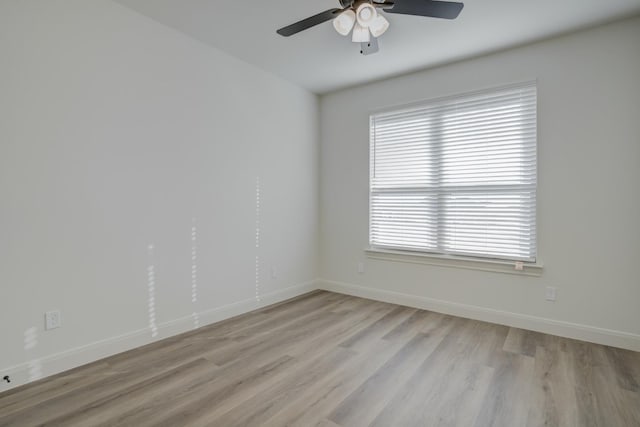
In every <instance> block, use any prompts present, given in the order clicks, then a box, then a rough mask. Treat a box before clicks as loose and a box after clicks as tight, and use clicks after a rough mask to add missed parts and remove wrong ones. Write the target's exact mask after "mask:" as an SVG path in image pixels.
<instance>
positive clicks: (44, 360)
mask: <svg viewBox="0 0 640 427" xmlns="http://www.w3.org/2000/svg"><path fill="white" fill-rule="evenodd" d="M315 289H317V288H316V286H315V282H306V283H302V284H299V285H295V286H290V287H287V288H284V289H280V290H277V291H274V292H270V293H267V294H264V295H262V296H261V297H260V301H257V300H256V299H255V298H250V299H246V300H243V301H238V302H235V303H232V304H227V305H224V306H221V307H215V308H212V309H210V310H205V311H202V312H199V313H196V315H197V319H198V324H199V326H206V325H209V324H211V323H215V322H219V321H221V320H224V319H228V318H230V317H233V316H238V315H240V314H243V313H247V312H249V311H252V310H256V309H258V308H261V307H265V306H267V305H271V304H275V303H278V302H281V301H285V300H287V299H289V298H293V297H296V296H299V295H302V294H305V293H307V292H311V291H313V290H315ZM195 318H196V316H194V315H193V314H191V315H187V316H184V317H181V318H178V319H174V320H171V321H167V322H162V323H159V324H158V325H157V328H158V335H157V336H156V337H152V336H151V330H150V328H148V327H147V328H143V329H138V330H136V331H131V332H128V333H126V334H123V335H119V336H115V337H111V338H107V339H104V340H100V341H95V342H92V343H89V344H86V345H84V346H81V347H75V348H72V349H69V350H65V351H62V352H60V353H55V354H51V355H48V356H45V357H41V358H39V359H36V360H30V361H27V362H25V363H21V364H19V365H15V366H12V367H9V368H5V369H2V370H0V379H1V378H3V377H4V376H5V375H9V376H10V377H11V383H9V384H7V383H3V384H2V385H0V386H1V388H0V391H6V390H10V389H12V388H15V387H18V386H20V385H23V384H26V383H29V382H31V381H35V380H37V379H40V378H45V377H48V376H51V375H55V374H57V373H60V372H64V371H67V370H69V369H72V368H75V367H78V366H82V365H85V364H87V363H90V362H94V361H96V360H99V359H102V358H105V357H108V356H112V355H114V354H117V353H121V352H123V351H127V350H131V349H133V348H136V347H140V346H143V345H145V344H149V343H151V342H154V341H158V340H161V339H164V338H168V337H171V336H174V335H177V334H180V333H183V332H187V331H190V330H193V329H195V324H196V323H195Z"/></svg>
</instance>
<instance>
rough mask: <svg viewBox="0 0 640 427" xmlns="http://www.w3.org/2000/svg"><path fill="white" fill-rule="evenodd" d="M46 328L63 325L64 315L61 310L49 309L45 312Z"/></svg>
mask: <svg viewBox="0 0 640 427" xmlns="http://www.w3.org/2000/svg"><path fill="white" fill-rule="evenodd" d="M44 323H45V325H44V326H45V330H47V331H48V330H50V329H56V328H59V327H60V326H62V317H61V316H60V310H52V311H47V312H46V313H45V314H44Z"/></svg>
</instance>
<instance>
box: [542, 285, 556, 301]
mask: <svg viewBox="0 0 640 427" xmlns="http://www.w3.org/2000/svg"><path fill="white" fill-rule="evenodd" d="M556 291H557V289H556V288H554V287H553V286H547V288H546V290H545V292H544V298H545V299H546V300H547V301H555V300H556Z"/></svg>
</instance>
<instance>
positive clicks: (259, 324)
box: [0, 291, 640, 427]
mask: <svg viewBox="0 0 640 427" xmlns="http://www.w3.org/2000/svg"><path fill="white" fill-rule="evenodd" d="M36 425H38V426H39V425H51V426H178V425H179V426H224V427H227V426H265V427H280V426H299V427H308V426H311V427H313V426H322V427H357V426H380V427H384V426H401V427H409V426H482V427H485V426H509V427H511V426H528V427H538V426H563V427H564V426H602V427H608V426H623V427H624V426H640V353H635V352H631V351H627V350H621V349H617V348H612V347H605V346H601V345H596V344H590V343H585V342H580V341H575V340H570V339H565V338H559V337H555V336H550V335H545V334H540V333H537V332H531V331H525V330H521V329H515V328H508V327H505V326H500V325H493V324H489V323H484V322H478V321H473V320H468V319H462V318H457V317H453V316H448V315H443V314H439V313H433V312H428V311H424V310H416V309H413V308H408V307H401V306H396V305H392V304H386V303H381V302H376V301H370V300H366V299H362V298H356V297H351V296H345V295H340V294H335V293H330V292H323V291H316V292H312V293H309V294H306V295H303V296H301V297H298V298H295V299H292V300H290V301H287V302H284V303H280V304H276V305H273V306H270V307H265V308H263V309H261V310H257V311H255V312H252V313H247V314H244V315H242V316H238V317H235V318H233V319H228V320H225V321H222V322H218V323H216V324H213V325H209V326H206V327H203V328H200V329H197V330H194V331H191V332H188V333H185V334H182V335H179V336H175V337H171V338H169V339H166V340H163V341H159V342H155V343H153V344H150V345H147V346H144V347H140V348H137V349H134V350H131V351H128V352H125V353H121V354H118V355H115V356H113V357H110V358H106V359H103V360H99V361H97V362H94V363H91V364H89V365H85V366H82V367H79V368H76V369H73V370H71V371H67V372H64V373H62V374H59V375H56V376H53V377H50V378H46V379H43V380H40V381H38V382H35V383H32V384H28V385H26V386H22V387H19V388H16V389H13V390H10V391H8V392H5V393H4V394H0V426H36Z"/></svg>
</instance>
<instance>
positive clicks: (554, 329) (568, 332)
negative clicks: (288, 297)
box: [316, 279, 640, 351]
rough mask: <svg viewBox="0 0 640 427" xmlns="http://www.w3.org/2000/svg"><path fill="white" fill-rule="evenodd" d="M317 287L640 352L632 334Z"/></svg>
mask: <svg viewBox="0 0 640 427" xmlns="http://www.w3.org/2000/svg"><path fill="white" fill-rule="evenodd" d="M316 286H317V288H318V289H323V290H326V291H331V292H338V293H342V294H347V295H353V296H357V297H362V298H367V299H373V300H377V301H382V302H389V303H393V304H398V305H404V306H408V307H415V308H420V309H424V310H430V311H435V312H438V313H444V314H450V315H453V316H459V317H464V318H468V319H475V320H481V321H484V322H490V323H497V324H500V325H506V326H512V327H516V328H521V329H527V330H531V331H536V332H543V333H546V334H551V335H557V336H561V337H566V338H573V339H576V340H581V341H588V342H593V343H597V344H603V345H609V346H612V347H620V348H625V349H628V350H633V351H640V335H637V334H633V333H629V332H622V331H616V330H611V329H604V328H598V327H595V326H589V325H581V324H577V323H571V322H564V321H560V320H553V319H546V318H543V317H536V316H529V315H526V314H518V313H512V312H508V311H501V310H494V309H491V308H485V307H479V306H473V305H467V304H459V303H455V302H450V301H442V300H437V299H433V298H427V297H423V296H417V295H409V294H403V293H400V292H393V291H388V290H383V289H375V288H370V287H365V286H359V285H354V284H351V283H343V282H335V281H330V280H324V279H317V280H316Z"/></svg>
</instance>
